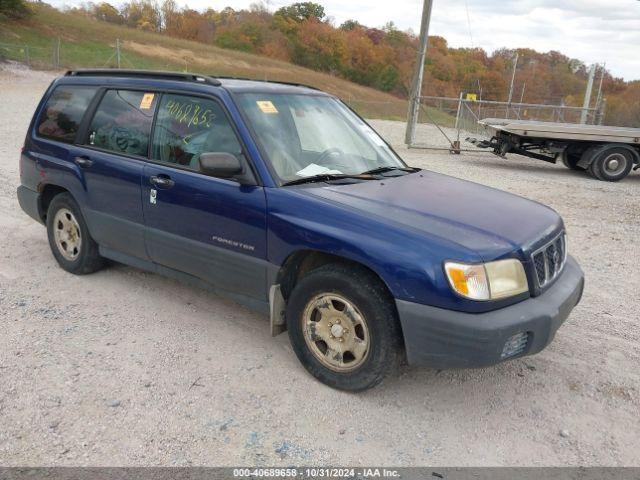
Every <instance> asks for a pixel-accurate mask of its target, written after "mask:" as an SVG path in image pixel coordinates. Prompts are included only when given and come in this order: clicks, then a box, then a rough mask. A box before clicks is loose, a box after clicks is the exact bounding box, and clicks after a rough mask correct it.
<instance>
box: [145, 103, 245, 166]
mask: <svg viewBox="0 0 640 480" xmlns="http://www.w3.org/2000/svg"><path fill="white" fill-rule="evenodd" d="M214 152H215V153H221V152H224V153H230V154H232V155H235V156H239V155H240V154H241V152H242V148H241V146H240V142H239V141H238V138H237V137H236V134H235V132H234V130H233V128H232V126H231V124H230V123H229V120H228V119H227V116H226V115H225V113H224V111H223V110H222V107H221V106H220V105H219V104H218V102H216V101H214V100H210V99H206V98H200V97H189V96H186V95H173V94H165V95H163V97H162V101H161V102H160V106H159V110H158V116H157V120H156V126H155V128H154V133H153V141H152V146H151V158H152V159H154V160H157V161H159V162H162V163H168V164H172V165H179V166H181V167H185V168H189V169H192V170H196V171H197V170H199V167H200V164H199V159H200V155H201V154H203V153H214Z"/></svg>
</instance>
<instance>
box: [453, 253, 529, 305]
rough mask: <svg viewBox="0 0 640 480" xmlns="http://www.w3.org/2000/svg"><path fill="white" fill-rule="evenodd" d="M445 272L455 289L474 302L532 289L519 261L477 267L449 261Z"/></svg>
mask: <svg viewBox="0 0 640 480" xmlns="http://www.w3.org/2000/svg"><path fill="white" fill-rule="evenodd" d="M444 270H445V272H446V273H447V278H448V279H449V284H450V285H451V288H453V290H454V291H455V292H457V293H458V294H460V295H462V296H463V297H466V298H470V299H471V300H499V299H501V298H507V297H512V296H514V295H519V294H520V293H524V292H526V291H528V290H529V284H528V282H527V275H526V274H525V273H524V267H523V266H522V263H521V262H520V261H519V260H516V259H515V258H510V259H507V260H498V261H497V262H489V263H484V264H477V265H468V264H465V263H456V262H446V263H445V264H444Z"/></svg>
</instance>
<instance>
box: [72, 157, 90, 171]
mask: <svg viewBox="0 0 640 480" xmlns="http://www.w3.org/2000/svg"><path fill="white" fill-rule="evenodd" d="M74 161H75V162H76V164H77V165H79V166H81V167H82V168H89V167H90V166H91V165H93V160H91V159H90V158H89V157H87V156H86V155H81V156H79V157H76V158H75V159H74Z"/></svg>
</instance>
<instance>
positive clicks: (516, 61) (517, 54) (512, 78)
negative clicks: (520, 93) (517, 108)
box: [507, 52, 520, 118]
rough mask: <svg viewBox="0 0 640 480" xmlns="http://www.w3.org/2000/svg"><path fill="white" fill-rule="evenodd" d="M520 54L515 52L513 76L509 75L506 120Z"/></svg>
mask: <svg viewBox="0 0 640 480" xmlns="http://www.w3.org/2000/svg"><path fill="white" fill-rule="evenodd" d="M519 58H520V53H519V52H516V60H515V62H513V74H512V75H511V86H510V87H509V100H507V118H509V108H511V100H513V84H514V83H515V81H516V70H517V69H518V59H519Z"/></svg>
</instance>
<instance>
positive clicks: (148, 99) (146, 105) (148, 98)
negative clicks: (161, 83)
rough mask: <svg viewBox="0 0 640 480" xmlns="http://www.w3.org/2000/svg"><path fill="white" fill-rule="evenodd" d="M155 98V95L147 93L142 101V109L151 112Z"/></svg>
mask: <svg viewBox="0 0 640 480" xmlns="http://www.w3.org/2000/svg"><path fill="white" fill-rule="evenodd" d="M154 97H155V94H154V93H145V94H144V95H143V96H142V100H140V109H141V110H149V109H150V108H151V104H152V103H153V98H154Z"/></svg>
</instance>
